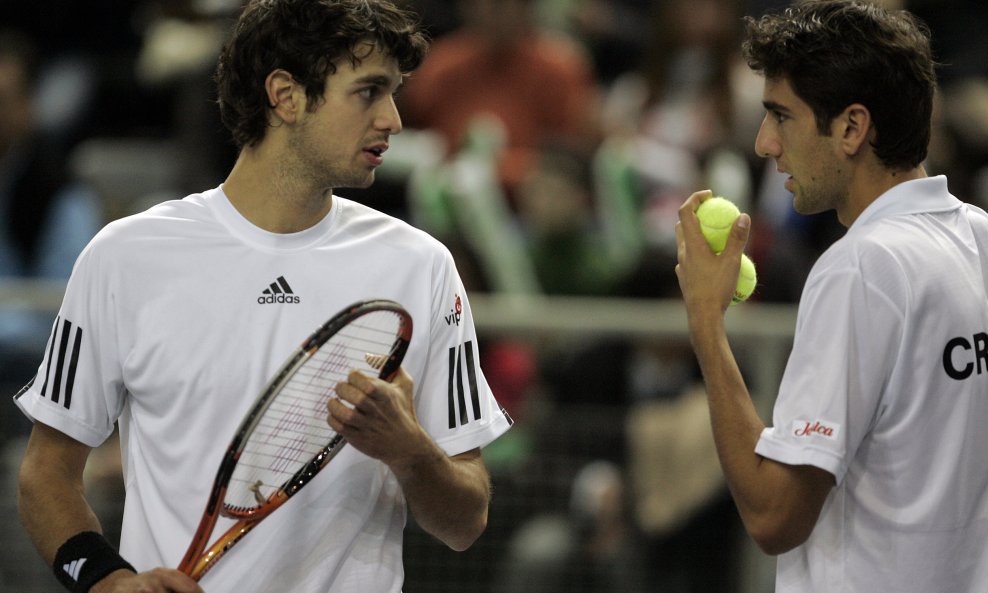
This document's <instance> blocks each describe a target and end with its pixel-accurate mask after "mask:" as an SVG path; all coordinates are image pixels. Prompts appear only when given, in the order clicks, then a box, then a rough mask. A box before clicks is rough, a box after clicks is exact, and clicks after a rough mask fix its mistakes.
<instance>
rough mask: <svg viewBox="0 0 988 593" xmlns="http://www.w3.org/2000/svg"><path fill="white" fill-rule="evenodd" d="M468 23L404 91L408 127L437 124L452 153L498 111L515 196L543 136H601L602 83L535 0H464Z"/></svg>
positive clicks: (507, 180) (503, 165) (505, 176)
mask: <svg viewBox="0 0 988 593" xmlns="http://www.w3.org/2000/svg"><path fill="white" fill-rule="evenodd" d="M457 5H458V7H459V9H460V14H461V16H462V21H463V25H462V27H460V28H459V29H458V30H456V31H453V32H451V33H449V34H447V35H445V36H443V37H441V38H440V39H438V40H437V41H436V42H435V43H434V45H433V47H432V49H431V50H430V52H429V55H428V57H427V58H426V60H425V62H424V63H423V64H422V67H421V68H419V70H418V71H417V72H416V73H415V75H414V76H413V77H412V78H411V79H409V81H408V83H407V84H406V85H405V88H404V89H403V91H402V95H401V102H402V105H401V110H402V116H403V119H404V123H405V125H406V127H409V128H420V129H431V130H435V131H437V132H439V133H440V134H441V135H442V136H443V138H444V139H445V141H446V144H447V147H448V151H449V153H450V154H453V153H456V152H457V151H458V150H459V149H460V148H461V147H462V145H463V143H464V140H465V136H466V134H467V132H468V130H469V129H470V127H471V126H472V125H473V123H474V122H475V121H476V119H477V118H478V117H485V116H494V117H496V118H497V119H499V120H500V122H501V124H503V126H504V129H505V133H506V137H505V141H506V144H505V147H504V151H503V152H502V153H501V154H500V155H499V161H498V173H499V175H498V178H499V179H500V180H501V182H502V183H503V185H504V187H505V188H506V189H507V191H508V195H509V199H510V198H511V197H512V193H513V190H514V189H515V188H516V187H517V184H518V182H519V181H520V180H521V178H522V176H523V175H524V173H525V170H526V169H527V167H528V166H529V165H530V164H531V156H532V152H533V150H534V149H535V148H536V147H537V146H538V144H539V143H541V142H544V141H548V140H550V139H552V140H560V141H567V142H573V143H576V144H587V143H589V142H592V141H593V140H594V138H595V125H594V116H595V113H596V107H597V103H596V100H595V96H596V84H595V80H594V77H593V73H592V69H591V66H590V64H589V61H588V60H587V57H586V55H585V54H584V53H583V51H582V48H580V47H579V46H578V45H577V44H576V43H575V42H573V41H572V40H571V39H568V38H565V37H562V36H559V35H554V34H552V33H549V32H548V31H546V30H544V29H541V28H540V27H539V26H538V25H537V24H536V21H535V12H534V0H459V2H458V4H457Z"/></svg>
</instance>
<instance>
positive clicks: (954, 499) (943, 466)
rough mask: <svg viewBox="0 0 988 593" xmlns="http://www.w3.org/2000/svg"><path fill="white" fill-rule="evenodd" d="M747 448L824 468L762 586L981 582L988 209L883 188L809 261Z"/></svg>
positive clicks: (968, 592)
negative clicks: (791, 329) (822, 490)
mask: <svg viewBox="0 0 988 593" xmlns="http://www.w3.org/2000/svg"><path fill="white" fill-rule="evenodd" d="M773 424H774V426H772V427H770V428H766V429H765V431H764V432H763V433H762V435H761V439H760V440H759V442H758V444H757V447H756V452H757V453H758V454H760V455H762V456H764V457H767V458H770V459H774V460H776V461H780V462H782V463H786V464H791V465H804V464H805V465H813V466H816V467H820V468H822V469H824V470H826V471H828V472H830V473H832V474H834V476H835V478H836V483H837V486H836V488H835V489H834V490H833V491H832V492H831V493H830V496H829V497H828V498H827V500H826V502H825V504H824V507H823V510H822V513H821V515H820V518H819V521H818V522H817V525H816V527H815V528H814V529H813V532H812V534H811V535H810V538H809V540H808V541H807V542H805V543H804V544H803V545H802V546H799V547H798V548H796V549H794V550H792V551H790V552H788V553H786V554H783V555H781V556H780V557H779V559H778V574H777V584H776V591H779V592H799V593H811V592H820V593H824V592H826V593H841V592H849V593H850V592H855V593H861V592H878V591H883V592H884V591H887V592H890V593H891V592H895V593H934V592H935V593H973V592H982V593H983V592H986V591H988V215H986V214H985V212H983V211H982V210H980V209H977V208H975V207H973V206H970V205H966V204H963V203H962V202H960V201H959V200H957V199H956V198H955V197H953V196H951V195H950V194H949V193H948V191H947V181H946V179H945V178H944V177H933V178H927V179H921V180H917V181H911V182H907V183H902V184H900V185H897V186H896V187H894V188H893V189H891V190H890V191H888V192H887V193H885V194H884V195H882V196H881V197H879V198H878V199H877V200H876V201H875V202H874V203H872V204H871V205H870V206H869V207H868V208H867V209H866V210H865V211H864V212H863V213H862V214H861V216H860V217H859V218H858V219H857V220H856V221H855V222H854V224H853V225H852V226H851V227H850V228H849V229H848V232H847V234H846V236H845V237H843V238H842V239H841V240H839V241H837V242H836V243H835V244H834V245H833V246H832V247H831V248H830V249H829V250H828V251H827V252H826V253H824V254H823V255H822V256H821V257H820V259H819V261H818V262H817V263H816V265H815V266H814V268H813V270H812V272H811V274H810V276H809V278H808V279H807V282H806V286H805V289H804V292H803V296H802V299H801V301H800V305H799V314H798V318H797V327H796V335H795V340H794V345H793V350H792V354H791V356H790V359H789V363H788V366H787V367H786V371H785V374H784V377H783V380H782V385H781V388H780V392H779V396H778V400H777V402H776V406H775V411H774V417H773Z"/></svg>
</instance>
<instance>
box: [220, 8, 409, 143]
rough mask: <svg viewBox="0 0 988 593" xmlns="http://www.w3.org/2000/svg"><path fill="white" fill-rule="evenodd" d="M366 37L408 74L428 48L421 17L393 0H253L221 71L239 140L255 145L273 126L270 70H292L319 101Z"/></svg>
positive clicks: (227, 114)
mask: <svg viewBox="0 0 988 593" xmlns="http://www.w3.org/2000/svg"><path fill="white" fill-rule="evenodd" d="M367 40H370V41H374V42H376V43H377V44H379V45H380V46H381V47H382V48H383V49H384V50H385V51H387V53H388V54H390V55H391V56H392V57H394V58H395V59H396V60H397V61H398V66H399V68H400V70H401V72H402V73H406V74H407V73H409V72H411V71H413V70H415V69H416V68H418V66H419V64H420V63H421V62H422V60H423V58H424V57H425V53H426V51H427V48H428V40H427V39H426V36H425V34H424V32H423V31H421V30H420V28H419V23H418V21H417V19H416V18H414V17H413V15H412V14H411V13H409V12H406V11H404V10H402V9H400V8H398V7H396V6H395V5H394V4H392V3H390V2H388V1H387V0H251V2H250V3H249V4H248V5H247V6H246V8H245V9H244V11H243V13H242V14H241V15H240V18H239V20H238V21H237V24H236V26H235V27H234V30H233V34H232V36H231V37H230V39H229V40H228V41H227V43H226V45H225V46H224V47H223V51H222V52H221V54H220V57H219V64H218V66H217V68H216V74H215V80H216V85H217V101H218V103H219V106H220V116H221V118H222V121H223V124H224V125H225V126H226V127H227V128H228V129H229V130H230V132H231V133H232V134H233V140H234V142H235V143H236V145H237V147H238V148H244V147H245V146H254V145H256V144H257V143H259V142H260V141H261V140H262V139H263V138H264V135H265V132H266V131H267V127H268V109H269V107H270V106H269V105H268V99H267V95H266V93H265V91H264V81H265V79H266V78H267V76H268V74H270V73H271V72H272V71H274V70H276V69H279V68H281V69H284V70H286V71H288V72H290V73H291V74H292V76H293V77H294V78H295V80H297V81H298V82H299V83H300V84H301V85H302V86H303V87H304V88H305V94H306V96H307V97H308V98H309V99H310V100H311V101H312V104H317V103H318V101H319V99H321V97H322V95H323V93H324V92H325V90H326V88H325V87H326V77H327V76H329V75H331V74H333V73H334V72H336V64H337V63H339V62H340V60H344V59H346V60H349V61H350V63H351V64H354V65H357V64H359V62H360V57H359V56H358V55H357V54H356V53H355V48H356V46H357V45H358V44H359V43H360V42H363V41H367Z"/></svg>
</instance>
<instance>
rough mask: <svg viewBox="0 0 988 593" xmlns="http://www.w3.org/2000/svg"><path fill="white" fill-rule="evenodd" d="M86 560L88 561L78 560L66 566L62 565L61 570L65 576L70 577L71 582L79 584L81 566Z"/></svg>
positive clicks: (84, 559)
mask: <svg viewBox="0 0 988 593" xmlns="http://www.w3.org/2000/svg"><path fill="white" fill-rule="evenodd" d="M86 560H89V559H88V558H79V559H78V560H73V561H72V562H69V563H68V564H63V565H62V570H64V571H65V574H67V575H69V576H70V577H72V580H73V581H76V582H79V573H80V572H82V565H83V564H85V563H86Z"/></svg>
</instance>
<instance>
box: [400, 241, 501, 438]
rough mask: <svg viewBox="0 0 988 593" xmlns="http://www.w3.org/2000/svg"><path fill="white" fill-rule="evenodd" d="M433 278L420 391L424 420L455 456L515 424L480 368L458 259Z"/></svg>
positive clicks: (445, 260)
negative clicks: (433, 283) (423, 370)
mask: <svg viewBox="0 0 988 593" xmlns="http://www.w3.org/2000/svg"><path fill="white" fill-rule="evenodd" d="M440 266H441V269H439V270H436V274H435V275H434V276H433V277H434V278H435V279H436V282H435V285H434V289H433V290H434V294H433V304H432V319H431V320H430V321H429V327H428V332H429V336H430V340H429V346H428V350H429V352H428V360H427V363H426V367H425V375H424V377H423V378H422V380H421V381H420V385H419V386H418V388H417V390H416V395H417V406H416V411H417V413H418V415H419V421H420V422H421V423H422V425H423V427H424V428H425V429H426V431H427V432H428V433H429V434H430V435H432V437H433V438H434V439H435V440H436V442H437V444H438V445H439V446H440V447H441V448H442V449H443V450H444V451H446V453H447V454H449V455H457V454H459V453H463V452H465V451H469V450H470V449H474V448H478V447H483V446H485V445H487V444H488V443H490V442H492V441H493V440H494V439H496V438H497V437H498V436H500V435H501V434H503V433H504V432H505V431H507V430H508V428H509V427H510V426H511V423H512V421H511V418H510V416H509V415H508V413H507V412H506V411H505V410H504V409H503V408H502V407H501V406H500V405H499V404H498V402H497V400H496V399H495V397H494V394H493V393H492V391H491V388H490V386H489V385H488V384H487V379H486V378H485V377H484V373H483V371H482V370H481V366H480V348H479V344H478V340H477V331H476V328H475V326H474V321H473V313H472V311H471V309H470V302H469V300H468V299H467V294H466V291H465V290H464V288H463V283H462V282H461V280H460V277H459V275H458V274H457V272H456V268H455V266H454V264H453V260H452V257H451V256H449V254H448V253H447V254H446V257H445V258H443V260H442V262H441V264H440Z"/></svg>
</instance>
